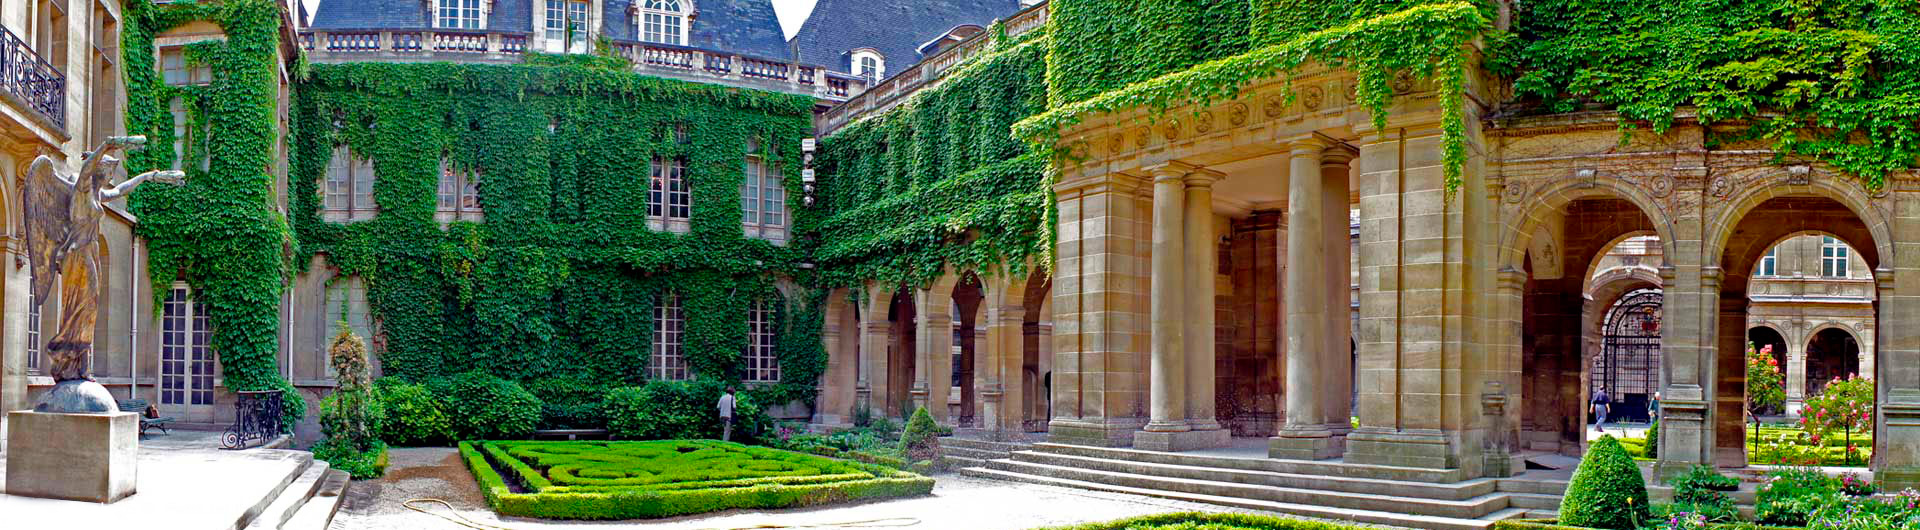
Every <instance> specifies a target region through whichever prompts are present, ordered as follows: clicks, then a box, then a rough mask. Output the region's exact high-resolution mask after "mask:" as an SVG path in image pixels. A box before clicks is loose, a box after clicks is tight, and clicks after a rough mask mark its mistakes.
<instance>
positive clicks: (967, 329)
mask: <svg viewBox="0 0 1920 530" xmlns="http://www.w3.org/2000/svg"><path fill="white" fill-rule="evenodd" d="M985 298H986V295H985V294H984V291H982V290H981V283H980V277H979V276H978V275H976V274H974V273H972V272H966V273H963V274H961V275H960V281H959V282H958V283H957V284H955V285H954V288H953V308H954V314H953V349H954V353H953V372H952V374H953V378H952V383H953V388H954V389H955V390H953V392H954V393H955V394H957V395H958V396H959V403H958V404H957V405H956V406H955V407H954V409H953V411H952V417H953V418H954V423H955V424H956V425H958V426H960V427H975V426H977V425H978V422H979V419H978V418H979V414H980V401H979V389H978V388H977V387H975V386H974V373H975V372H974V366H975V365H974V363H975V362H977V361H976V360H977V359H979V357H980V355H979V352H980V343H981V342H984V340H982V339H983V337H982V335H985V334H986V333H985V331H986V327H985V326H984V324H985V323H984V322H981V320H984V319H983V318H981V315H980V311H981V309H982V308H981V302H983V301H984V300H985Z"/></svg>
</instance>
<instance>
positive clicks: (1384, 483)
mask: <svg viewBox="0 0 1920 530" xmlns="http://www.w3.org/2000/svg"><path fill="white" fill-rule="evenodd" d="M1012 459H1013V460H1016V461H1021V462H1032V463H1037V464H1047V465H1054V466H1061V467H1072V468H1080V469H1092V470H1098V471H1106V472H1113V473H1131V474H1136V475H1151V476H1156V477H1169V478H1179V479H1193V480H1212V481H1222V482H1233V483H1239V484H1255V485H1265V486H1277V487H1283V488H1298V489H1307V490H1323V491H1338V492H1344V493H1360V494H1370V495H1390V496H1398V497H1415V498H1422V499H1437V500H1466V499H1471V498H1474V497H1479V496H1482V495H1486V494H1489V493H1493V492H1494V486H1495V484H1494V481H1493V480H1492V479H1484V478H1483V479H1474V480H1469V481H1465V482H1455V483H1451V484H1436V483H1432V482H1413V481H1404V480H1385V479H1370V478H1348V479H1341V480H1328V479H1329V477H1326V476H1321V475H1305V474H1298V473H1279V472H1273V471H1254V470H1243V469H1223V468H1214V467H1199V466H1187V465H1179V464H1159V463H1153V462H1135V461H1130V460H1110V459H1103V458H1093V457H1086V456H1077V455H1066V454H1059V453H1042V452H1038V451H1017V452H1015V453H1013V458H1012Z"/></svg>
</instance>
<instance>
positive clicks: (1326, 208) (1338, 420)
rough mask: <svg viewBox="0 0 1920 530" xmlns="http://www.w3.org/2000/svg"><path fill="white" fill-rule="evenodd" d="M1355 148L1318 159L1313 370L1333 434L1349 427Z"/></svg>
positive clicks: (1329, 151)
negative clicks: (1317, 354) (1320, 343)
mask: <svg viewBox="0 0 1920 530" xmlns="http://www.w3.org/2000/svg"><path fill="white" fill-rule="evenodd" d="M1353 157H1354V153H1353V151H1350V150H1348V149H1347V148H1345V147H1340V146H1336V147H1332V148H1329V149H1327V150H1326V151H1323V152H1322V153H1321V158H1320V172H1319V173H1318V175H1319V177H1320V181H1321V186H1322V188H1321V193H1320V197H1321V215H1323V216H1324V217H1323V218H1322V219H1321V221H1322V222H1321V228H1322V230H1324V231H1325V232H1326V236H1325V237H1326V240H1325V241H1326V242H1325V243H1324V244H1325V245H1326V247H1325V249H1324V250H1323V252H1322V254H1321V256H1322V259H1323V263H1324V265H1322V268H1323V270H1324V272H1325V275H1326V286H1327V293H1326V296H1327V300H1328V301H1329V302H1331V304H1330V305H1329V306H1328V307H1327V312H1326V315H1325V317H1324V321H1325V326H1324V329H1325V330H1326V331H1325V332H1324V334H1325V339H1326V341H1325V343H1326V349H1325V350H1324V352H1323V353H1324V355H1323V356H1322V359H1321V362H1322V363H1323V364H1322V365H1321V367H1320V368H1321V370H1322V372H1321V373H1320V374H1318V381H1319V382H1320V384H1321V386H1320V387H1319V388H1318V389H1317V390H1319V391H1318V392H1317V393H1318V394H1320V396H1321V397H1320V400H1321V404H1322V405H1323V406H1324V407H1325V409H1326V415H1327V418H1326V419H1327V430H1328V431H1330V432H1332V433H1333V434H1334V436H1345V435H1346V434H1347V433H1348V432H1351V431H1353V424H1352V423H1351V420H1350V419H1349V418H1351V417H1352V415H1353V368H1354V366H1353V353H1354V352H1353V345H1352V343H1351V342H1350V341H1351V340H1352V333H1353V327H1352V325H1353V323H1352V322H1351V321H1350V316H1351V313H1352V311H1353V310H1352V307H1353V299H1352V298H1353V276H1352V275H1351V274H1349V273H1348V269H1347V267H1348V266H1350V264H1349V263H1348V259H1349V257H1350V256H1349V254H1350V253H1351V252H1352V251H1353V247H1352V245H1351V241H1350V238H1351V234H1352V232H1351V225H1350V224H1349V223H1348V215H1347V212H1348V210H1349V209H1350V208H1349V205H1350V204H1352V203H1351V202H1349V201H1348V200H1347V199H1348V196H1349V195H1348V180H1347V169H1348V167H1347V166H1348V164H1349V163H1351V162H1352V161H1353Z"/></svg>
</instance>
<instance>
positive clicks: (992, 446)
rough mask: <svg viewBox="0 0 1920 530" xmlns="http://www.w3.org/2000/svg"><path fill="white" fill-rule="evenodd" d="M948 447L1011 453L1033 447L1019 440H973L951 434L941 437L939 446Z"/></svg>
mask: <svg viewBox="0 0 1920 530" xmlns="http://www.w3.org/2000/svg"><path fill="white" fill-rule="evenodd" d="M949 447H960V448H966V449H977V450H981V451H994V452H999V453H1011V452H1014V451H1019V450H1022V449H1026V448H1029V447H1033V444H1029V443H1020V442H995V441H990V440H975V439H971V438H955V437H952V436H948V437H945V438H941V439H940V448H941V449H946V448H949Z"/></svg>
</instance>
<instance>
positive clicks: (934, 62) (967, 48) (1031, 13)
mask: <svg viewBox="0 0 1920 530" xmlns="http://www.w3.org/2000/svg"><path fill="white" fill-rule="evenodd" d="M1001 24H1002V25H1003V27H1005V28H1006V30H1007V37H1008V38H1012V37H1018V36H1020V35H1024V34H1026V33H1029V32H1032V31H1035V30H1038V29H1040V28H1043V27H1045V26H1046V24H1047V3H1046V2H1041V3H1039V4H1035V5H1032V6H1029V7H1027V8H1026V9H1022V10H1020V12H1018V13H1014V14H1013V15H1012V16H1009V17H1008V18H1006V19H1004V20H1002V21H1001ZM992 42H993V32H992V31H982V32H980V33H979V34H978V35H974V36H972V37H969V38H967V39H966V40H963V41H960V42H959V43H958V44H954V45H953V46H949V47H947V48H946V49H943V50H940V51H938V52H935V53H934V54H933V55H932V56H930V57H927V58H925V59H922V60H921V61H920V62H919V63H918V64H915V65H913V66H909V67H907V68H906V69H905V70H901V71H900V72H899V73H896V74H894V75H893V77H889V78H887V79H885V80H882V81H880V82H878V83H875V84H873V85H872V86H871V87H870V88H868V89H867V90H866V91H865V92H861V93H860V94H858V95H856V96H853V97H851V98H848V99H847V100H846V102H845V103H842V104H840V105H837V106H835V107H834V108H833V109H831V110H828V111H827V112H826V113H825V114H822V115H821V116H820V117H819V118H818V119H817V120H816V122H815V124H814V126H815V128H816V129H818V130H819V131H820V135H822V136H825V135H827V134H829V133H832V132H833V131H834V130H837V129H839V128H841V127H845V126H847V125H848V124H851V123H853V122H855V121H859V120H860V118H862V117H865V116H867V115H869V114H876V113H879V112H883V111H886V110H887V109H891V108H893V107H894V105H898V104H900V102H902V101H906V99H907V96H910V95H913V94H914V93H915V92H919V91H920V90H921V89H925V88H928V87H931V86H933V85H935V84H937V83H938V82H939V81H940V80H941V79H942V78H944V77H946V75H947V74H948V73H950V72H952V71H953V70H954V69H955V68H956V67H958V66H959V65H961V64H963V63H965V62H966V61H967V59H971V58H973V57H974V56H976V55H979V54H980V53H981V52H982V51H984V50H986V49H987V46H988V45H989V44H991V43H992Z"/></svg>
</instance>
